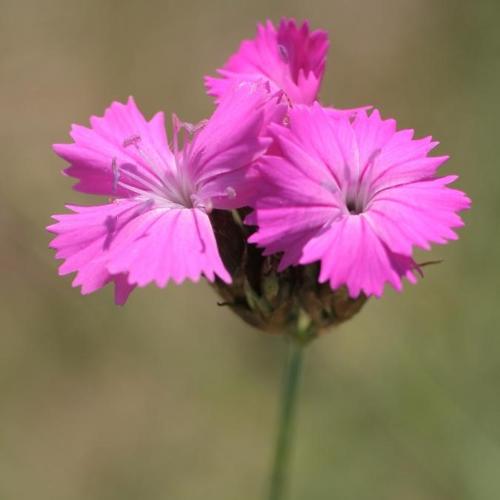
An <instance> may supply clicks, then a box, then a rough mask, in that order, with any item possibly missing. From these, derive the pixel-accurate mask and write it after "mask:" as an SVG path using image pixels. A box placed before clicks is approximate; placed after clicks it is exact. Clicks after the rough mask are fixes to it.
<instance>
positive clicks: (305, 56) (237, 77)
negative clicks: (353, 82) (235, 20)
mask: <svg viewBox="0 0 500 500" xmlns="http://www.w3.org/2000/svg"><path fill="white" fill-rule="evenodd" d="M328 45H329V42H328V35H327V33H326V32H324V31H320V30H318V31H312V32H311V31H310V29H309V23H308V22H307V21H306V22H304V23H303V24H302V25H300V26H298V25H297V24H296V22H295V20H293V19H282V20H281V22H280V25H279V27H278V29H276V28H275V27H274V25H273V24H272V23H271V21H267V23H266V24H265V25H261V24H259V25H258V26H257V35H256V37H255V38H254V39H253V40H245V41H243V42H242V44H241V45H240V48H239V49H238V51H237V52H236V53H235V54H233V55H232V56H231V57H230V58H229V60H228V61H227V62H226V64H225V65H224V67H223V68H222V69H220V70H218V73H219V74H220V75H222V77H223V78H222V79H218V78H212V77H206V78H205V85H206V87H207V91H208V93H209V94H210V95H213V96H215V97H217V99H220V98H221V97H222V96H223V95H224V94H225V92H227V90H228V88H229V84H228V83H227V82H228V81H230V82H241V81H256V80H258V79H259V78H263V77H264V78H266V79H268V80H269V81H270V83H271V85H272V87H273V88H274V89H281V90H283V91H284V92H285V93H286V94H287V96H288V98H289V99H290V100H291V101H292V102H294V103H304V104H311V103H312V102H314V100H315V99H316V97H317V94H318V91H319V87H320V84H321V80H322V78H323V74H324V71H325V63H326V54H327V52H328Z"/></svg>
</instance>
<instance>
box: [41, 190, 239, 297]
mask: <svg viewBox="0 0 500 500" xmlns="http://www.w3.org/2000/svg"><path fill="white" fill-rule="evenodd" d="M68 208H70V209H71V210H72V211H73V212H74V213H72V214H63V215H57V216H54V218H55V219H56V220H57V222H56V223H55V224H53V225H51V226H49V227H48V230H49V231H51V232H53V233H55V234H56V235H57V236H56V237H55V238H54V240H53V241H52V242H51V244H50V246H51V247H52V248H55V249H56V250H57V253H56V258H59V259H64V261H65V262H64V263H63V264H62V265H61V267H60V274H61V275H64V274H69V273H73V272H76V273H77V274H76V277H75V280H74V281H73V286H81V287H82V293H84V294H86V293H91V292H93V291H95V290H97V289H99V288H102V287H103V286H105V285H106V284H107V283H109V282H111V281H114V282H115V285H116V301H117V303H123V302H124V301H125V300H126V298H127V296H128V294H129V293H130V291H131V290H132V288H133V287H134V286H136V285H139V286H145V285H146V284H148V283H150V282H153V281H154V282H156V283H157V284H158V285H159V286H162V287H163V286H165V285H166V284H167V282H168V281H169V280H171V279H172V280H174V281H175V282H176V283H181V282H182V281H184V280H185V279H191V280H193V281H197V280H198V279H199V278H200V276H201V274H204V275H205V276H206V277H207V278H208V279H209V280H211V281H213V280H214V279H215V276H216V275H217V276H219V277H220V278H221V279H223V280H224V281H226V282H230V280H231V278H230V276H229V274H228V273H227V271H226V269H225V268H224V265H223V264H222V261H221V259H220V256H219V253H218V249H217V244H216V241H215V236H214V233H213V230H212V227H211V225H210V221H209V219H208V216H207V215H206V214H205V213H203V212H201V211H200V210H196V209H168V208H163V207H160V208H158V207H156V208H155V207H153V206H152V204H151V203H150V202H147V201H146V202H145V201H140V200H131V199H124V200H119V201H115V202H114V203H111V204H107V205H100V206H93V207H80V206H69V207H68Z"/></svg>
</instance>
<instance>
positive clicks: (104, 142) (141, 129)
mask: <svg viewBox="0 0 500 500" xmlns="http://www.w3.org/2000/svg"><path fill="white" fill-rule="evenodd" d="M90 121H91V128H87V127H83V126H81V125H73V127H72V130H71V137H72V139H73V140H74V143H72V144H54V146H53V148H54V151H55V152H56V153H57V154H58V155H59V156H60V157H61V158H63V159H64V160H66V161H67V162H68V163H69V164H70V166H69V167H68V168H67V169H66V171H65V172H66V174H67V175H69V176H71V177H75V178H76V179H78V180H79V182H78V184H77V185H76V186H75V188H76V189H77V190H79V191H82V192H86V193H91V194H98V195H107V196H129V195H131V194H132V193H131V192H130V191H129V190H128V189H126V188H123V187H121V186H120V185H117V181H118V179H117V175H118V172H119V173H120V176H119V177H120V180H122V181H126V183H127V184H130V185H132V186H137V185H138V184H137V175H139V176H140V177H141V178H147V179H151V178H153V179H154V178H155V177H157V172H155V171H154V169H152V164H155V165H156V166H157V169H161V170H162V171H168V169H169V168H170V167H169V163H171V161H172V153H171V152H170V149H169V148H168V145H167V139H166V133H165V128H164V123H163V113H158V114H156V115H155V116H154V117H153V118H152V119H151V121H149V122H148V121H146V119H145V118H144V116H143V115H142V114H141V112H140V111H139V109H138V108H137V106H136V104H135V102H134V100H133V98H130V99H129V100H128V102H127V103H126V104H122V103H119V102H115V103H113V104H112V105H111V106H110V107H109V108H108V109H107V110H106V112H105V113H104V116H103V117H96V116H94V117H92V118H91V120H90ZM134 144H137V145H138V146H140V150H141V151H142V152H141V151H139V148H137V147H134ZM127 172H130V174H135V176H134V177H132V176H129V175H127Z"/></svg>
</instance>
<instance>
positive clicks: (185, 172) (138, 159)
mask: <svg viewBox="0 0 500 500" xmlns="http://www.w3.org/2000/svg"><path fill="white" fill-rule="evenodd" d="M275 101H276V99H271V96H270V94H269V93H268V92H267V91H266V90H265V88H264V86H263V85H260V84H241V85H239V86H237V87H236V88H235V89H233V90H232V91H230V92H228V93H227V94H226V95H225V97H224V99H222V101H221V103H220V105H219V107H218V108H217V109H216V111H215V112H214V114H213V115H212V117H211V118H210V119H209V120H208V121H207V122H206V124H204V125H202V126H199V127H193V126H189V125H188V124H183V125H182V124H180V123H178V121H177V119H176V118H175V117H174V130H173V148H170V147H169V145H168V143H167V138H166V133H165V127H164V118H163V113H158V114H156V115H155V116H154V117H153V118H152V119H151V120H150V121H149V122H148V121H146V120H145V118H144V117H143V115H142V114H141V112H140V111H139V109H138V108H137V106H136V105H135V102H134V100H133V99H132V98H130V99H129V101H128V102H127V104H121V103H117V102H115V103H113V104H112V105H111V107H110V108H108V109H107V110H106V112H105V114H104V116H103V117H102V118H100V117H92V118H91V120H90V122H91V128H86V127H82V126H80V125H74V126H73V128H72V130H71V137H72V139H73V140H74V143H72V144H55V145H54V151H55V152H56V153H57V154H58V155H59V156H61V157H62V158H64V159H65V160H66V161H68V162H69V163H70V167H69V168H67V169H66V173H67V174H68V175H70V176H72V177H75V178H77V179H78V180H79V182H78V184H77V185H76V186H75V189H77V190H79V191H83V192H85V193H91V194H97V195H106V196H109V197H112V198H115V199H114V201H112V202H110V203H107V204H104V205H95V206H87V207H81V206H73V205H70V206H68V208H69V209H70V210H71V211H72V212H73V213H71V214H64V215H56V216H54V219H55V220H56V221H57V223H55V224H53V225H51V226H49V227H48V229H49V231H51V232H53V233H55V234H56V235H57V236H56V237H55V238H54V240H53V241H52V242H51V247H52V248H55V249H56V250H57V254H56V257H57V258H59V259H63V260H64V263H63V264H62V265H61V267H60V270H59V272H60V274H61V275H65V274H68V273H73V272H76V273H77V274H76V278H75V280H74V281H73V286H81V289H82V293H83V294H87V293H90V292H93V291H95V290H97V289H99V288H101V287H103V286H104V285H106V284H107V283H109V282H114V283H115V291H116V297H115V300H116V302H117V303H119V304H123V303H124V302H125V301H126V299H127V297H128V294H129V293H130V291H131V290H132V289H133V288H134V287H135V286H145V285H147V284H148V283H151V282H155V283H156V284H157V285H158V286H160V287H163V286H165V285H166V284H167V283H168V281H170V280H173V281H174V282H176V283H180V282H182V281H184V280H185V279H190V280H193V281H197V280H199V278H200V276H201V275H202V274H204V275H205V276H206V278H208V279H209V280H211V281H213V280H214V279H215V277H216V276H218V277H219V278H220V279H222V280H223V281H225V282H230V281H231V277H230V275H229V273H228V272H227V270H226V269H225V267H224V265H223V263H222V261H221V258H220V255H219V252H218V249H217V243H216V240H215V236H214V232H213V229H212V226H211V223H210V220H209V216H208V214H209V212H210V211H211V209H212V208H235V207H240V206H242V205H246V204H247V203H248V195H250V194H251V193H250V191H251V190H252V189H253V187H254V186H253V185H252V183H251V182H250V181H249V179H248V177H249V175H250V172H249V167H248V166H249V164H251V162H253V161H254V160H255V159H256V158H258V157H259V156H260V155H261V154H262V153H263V152H264V151H265V150H266V149H267V148H268V146H269V143H270V141H271V139H270V138H265V137H262V136H261V132H262V131H263V130H264V128H265V127H267V121H268V120H269V119H271V118H272V117H273V113H274V112H275V111H276V109H277V107H276V104H275ZM179 126H181V127H183V128H187V129H188V132H191V133H192V138H191V139H186V141H185V144H184V147H183V148H182V149H180V148H179V146H178V135H179Z"/></svg>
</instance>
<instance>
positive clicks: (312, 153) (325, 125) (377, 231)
mask: <svg viewBox="0 0 500 500" xmlns="http://www.w3.org/2000/svg"><path fill="white" fill-rule="evenodd" d="M270 128H271V130H272V133H273V134H274V136H275V137H276V140H277V141H278V142H279V146H280V151H281V155H280V156H271V155H266V156H264V158H263V159H262V160H261V162H260V163H261V165H260V168H259V170H260V172H261V177H262V181H261V183H262V186H263V192H262V193H261V196H260V197H259V199H258V200H257V201H256V203H255V204H254V207H255V211H254V212H253V213H252V214H251V215H250V216H248V217H247V219H246V222H247V223H248V224H252V225H257V226H258V229H257V231H256V232H255V233H254V234H253V235H252V236H251V237H250V242H253V243H257V244H258V245H259V246H261V247H264V248H265V251H264V254H265V255H271V254H275V253H278V252H280V253H282V258H281V261H280V265H279V270H280V271H282V270H284V269H285V268H287V267H288V266H290V265H297V264H310V263H313V262H316V261H319V262H320V263H321V270H320V274H319V281H320V282H321V283H323V282H329V284H330V287H331V288H332V289H337V288H339V287H341V286H342V285H346V286H347V289H348V292H349V295H350V296H351V297H353V298H356V297H358V296H360V295H362V294H364V295H366V296H370V295H375V296H381V295H382V293H383V289H384V284H385V283H389V284H391V285H392V286H393V287H394V288H395V289H397V290H401V288H402V283H401V278H402V277H406V278H407V279H408V280H409V281H410V282H412V283H414V282H415V281H416V271H419V267H418V265H417V264H416V263H415V261H414V260H413V258H412V253H413V249H414V247H419V248H423V249H426V250H428V249H429V248H430V245H431V243H441V244H442V243H446V242H447V241H448V240H454V239H456V238H457V235H456V233H455V232H454V231H453V228H457V227H460V226H462V225H463V222H462V220H461V218H460V217H459V216H458V215H457V212H459V211H460V210H463V209H466V208H468V207H469V205H470V200H469V198H468V197H467V196H466V195H465V194H464V193H462V192H461V191H457V190H455V189H450V188H448V187H446V186H447V185H448V184H450V183H451V182H453V181H454V180H455V179H456V178H457V177H456V176H446V177H436V172H437V170H438V167H439V166H440V165H441V164H442V163H444V162H445V161H446V160H447V157H446V156H438V157H429V156H428V153H429V152H430V151H431V150H432V149H433V148H434V147H435V146H436V145H437V142H433V141H432V139H431V138H430V137H427V138H424V139H420V140H414V139H413V131H412V130H400V131H397V130H396V122H395V121H394V120H383V119H382V118H381V117H380V114H379V112H378V111H374V112H372V113H371V114H370V115H368V114H367V113H366V112H364V111H362V112H360V113H358V114H357V116H356V118H355V119H354V120H350V119H349V118H347V117H345V116H344V117H340V118H338V119H334V118H333V117H332V116H331V115H329V113H328V112H327V111H325V110H324V109H323V108H322V107H321V106H320V105H318V104H315V105H313V106H312V107H307V106H297V107H295V108H293V109H291V110H290V112H289V127H285V126H281V125H277V124H275V125H272V126H271V127H270Z"/></svg>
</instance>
